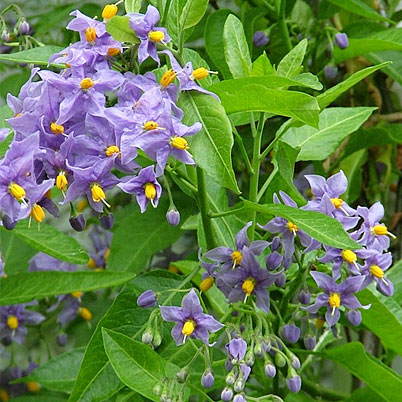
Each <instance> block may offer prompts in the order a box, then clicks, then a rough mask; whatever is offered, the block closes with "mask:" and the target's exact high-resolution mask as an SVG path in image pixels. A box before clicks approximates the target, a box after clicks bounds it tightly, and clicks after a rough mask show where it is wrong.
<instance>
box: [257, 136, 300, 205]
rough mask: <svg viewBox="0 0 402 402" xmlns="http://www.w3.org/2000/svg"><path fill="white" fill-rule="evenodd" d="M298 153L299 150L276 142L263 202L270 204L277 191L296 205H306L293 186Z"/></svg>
mask: <svg viewBox="0 0 402 402" xmlns="http://www.w3.org/2000/svg"><path fill="white" fill-rule="evenodd" d="M299 151H300V150H299V149H295V148H292V147H291V146H290V145H288V144H286V143H285V142H282V141H279V142H278V146H277V147H276V148H275V150H274V157H273V159H272V164H273V165H274V169H273V170H272V172H271V174H270V177H269V180H268V182H267V183H266V186H267V188H268V190H267V191H266V193H265V196H264V200H266V201H267V202H268V203H271V202H272V197H273V194H274V193H277V192H278V191H279V190H282V191H284V192H285V193H286V194H288V195H289V196H290V197H292V198H293V200H295V201H296V202H297V204H298V205H304V204H305V203H306V200H305V199H304V197H303V196H302V195H301V194H300V193H299V191H298V190H297V188H296V187H295V185H294V184H293V176H294V169H295V162H296V158H297V155H298V153H299ZM262 196H263V194H261V197H262Z"/></svg>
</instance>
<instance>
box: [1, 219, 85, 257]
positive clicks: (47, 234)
mask: <svg viewBox="0 0 402 402" xmlns="http://www.w3.org/2000/svg"><path fill="white" fill-rule="evenodd" d="M1 229H2V230H6V229H5V228H4V227H3V226H1ZM13 234H15V236H17V237H18V238H19V239H21V240H22V241H24V242H25V243H26V244H28V246H31V247H32V248H34V249H36V250H39V251H42V252H44V253H46V254H49V255H51V256H52V257H54V258H57V259H58V260H62V261H67V262H71V263H72V264H86V263H87V262H88V259H89V257H88V254H87V252H86V251H85V250H84V249H83V248H82V247H81V245H80V244H79V243H78V241H77V240H75V239H74V238H73V237H70V236H67V235H65V234H64V233H62V232H60V231H59V230H57V229H56V228H54V227H53V226H50V225H47V224H41V225H40V228H38V227H37V226H36V225H34V224H33V225H32V226H31V227H29V222H28V220H27V219H26V220H23V221H20V222H19V223H18V224H17V226H16V227H15V228H14V229H13Z"/></svg>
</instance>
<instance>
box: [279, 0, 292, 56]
mask: <svg viewBox="0 0 402 402" xmlns="http://www.w3.org/2000/svg"><path fill="white" fill-rule="evenodd" d="M285 13H286V0H281V6H280V9H279V20H278V22H279V27H280V29H281V32H282V38H283V41H284V42H285V46H286V52H290V51H291V50H292V44H291V42H290V37H289V31H288V26H287V25H286V20H285V17H286V15H285Z"/></svg>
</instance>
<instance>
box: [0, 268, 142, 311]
mask: <svg viewBox="0 0 402 402" xmlns="http://www.w3.org/2000/svg"><path fill="white" fill-rule="evenodd" d="M133 276H134V275H133V274H132V273H128V272H107V271H101V272H84V271H79V272H57V271H42V272H23V273H18V274H14V275H9V276H7V277H3V278H1V279H0V305H2V306H7V305H8V304H17V303H25V302H29V301H31V300H33V299H37V300H39V299H43V298H44V297H48V296H56V295H61V294H65V293H72V292H77V291H82V292H88V291H91V290H95V289H100V288H107V287H110V286H117V285H121V284H123V283H125V282H127V281H129V280H130V279H132V278H133Z"/></svg>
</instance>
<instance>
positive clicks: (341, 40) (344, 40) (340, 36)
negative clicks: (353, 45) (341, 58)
mask: <svg viewBox="0 0 402 402" xmlns="http://www.w3.org/2000/svg"><path fill="white" fill-rule="evenodd" d="M335 44H336V45H337V46H338V47H339V49H346V48H347V47H348V46H349V39H348V35H346V34H345V33H337V34H336V35H335Z"/></svg>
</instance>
